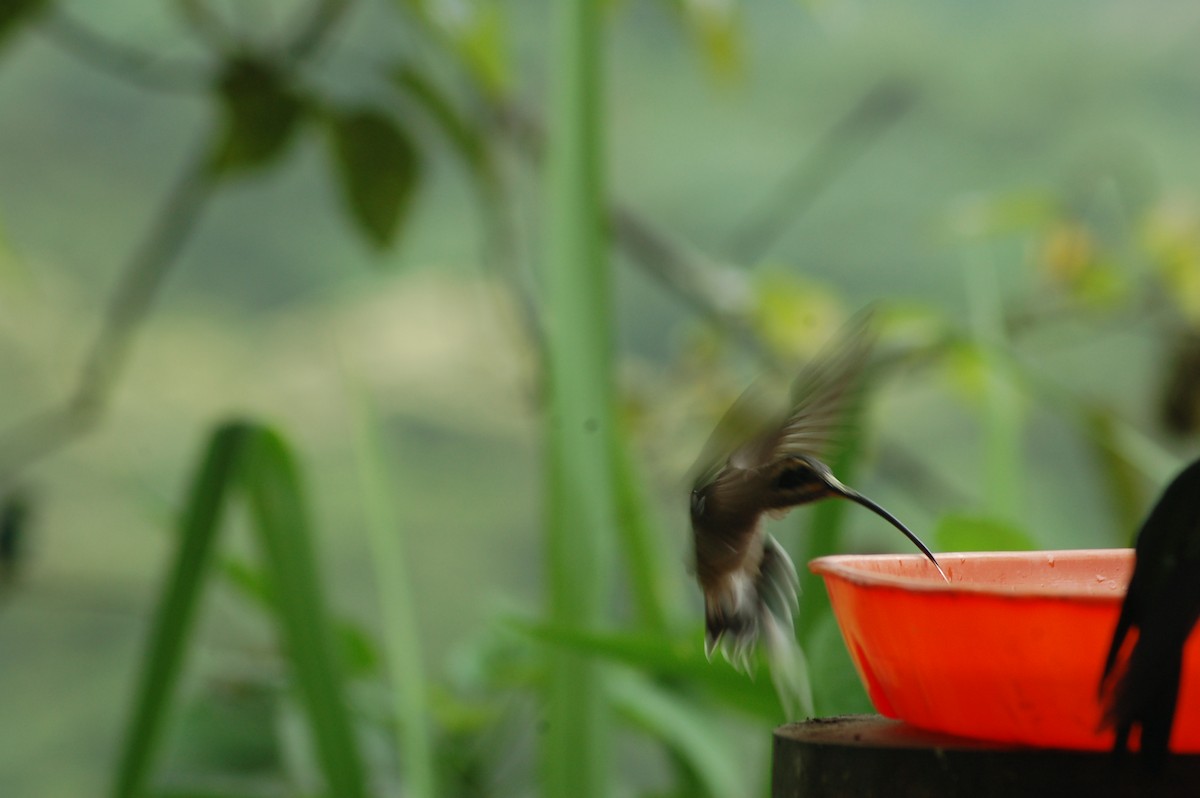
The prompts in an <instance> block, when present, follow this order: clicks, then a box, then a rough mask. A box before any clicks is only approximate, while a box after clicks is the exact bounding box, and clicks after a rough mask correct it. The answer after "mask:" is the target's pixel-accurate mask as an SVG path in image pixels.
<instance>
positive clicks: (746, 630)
mask: <svg viewBox="0 0 1200 798" xmlns="http://www.w3.org/2000/svg"><path fill="white" fill-rule="evenodd" d="M869 321H870V317H869V316H868V315H865V314H864V315H863V316H861V317H860V318H859V319H858V320H857V322H856V323H853V324H852V325H851V326H850V328H849V331H848V332H847V333H846V334H845V335H844V337H843V338H842V340H841V341H840V342H839V344H838V345H837V346H836V347H834V348H832V349H830V350H828V351H827V352H826V353H825V354H824V355H822V356H819V357H817V358H816V359H814V360H813V361H812V362H811V363H809V364H808V365H807V366H806V367H805V368H804V369H803V370H802V371H801V372H800V374H799V375H798V376H797V377H796V379H795V380H794V381H793V383H792V387H791V397H790V401H791V406H790V408H788V409H786V410H783V411H782V412H779V411H776V412H771V410H772V408H770V407H769V404H768V403H767V401H766V400H765V398H764V392H763V390H762V388H761V385H760V384H759V383H756V384H754V385H752V386H751V387H750V388H748V389H747V390H746V392H745V393H743V394H742V396H741V397H740V398H739V399H738V400H737V401H736V402H735V403H734V404H733V406H732V407H730V408H729V410H728V411H727V412H726V413H725V415H724V416H723V417H722V418H721V421H720V422H719V423H718V424H717V428H716V430H715V431H714V432H713V434H712V436H711V437H710V438H709V441H708V443H707V444H706V445H705V448H704V452H703V454H701V456H700V460H699V461H698V464H697V471H698V476H697V477H696V479H695V481H694V483H693V485H692V493H691V521H692V537H693V543H694V545H695V554H696V561H695V567H696V578H697V581H699V583H700V589H701V590H702V591H703V593H704V608H705V628H706V635H705V653H707V654H708V655H709V656H710V657H711V656H712V652H713V651H714V650H715V649H716V648H717V647H718V646H720V647H721V648H722V650H723V651H724V652H725V654H726V656H727V657H729V659H730V660H731V661H732V662H733V663H734V665H735V666H737V667H740V668H745V669H747V670H748V669H749V668H748V663H749V654H750V651H751V650H752V649H753V647H754V645H755V644H756V642H757V641H758V640H759V639H760V638H761V639H763V641H764V644H765V646H766V648H767V651H768V655H769V656H772V658H774V656H775V654H776V653H778V651H779V649H780V646H781V645H783V644H785V643H786V644H789V645H794V640H793V634H794V633H793V630H792V608H793V607H795V606H796V591H797V589H798V587H799V580H798V578H797V576H796V568H795V566H793V565H792V561H791V558H789V557H788V555H787V552H785V551H784V550H783V548H782V547H781V546H780V545H779V543H778V542H777V541H776V540H775V539H774V538H772V537H771V536H770V535H768V534H767V533H766V532H765V531H764V530H763V520H764V519H763V516H764V515H769V516H772V517H776V518H778V517H782V516H784V515H786V514H787V512H788V511H789V510H790V509H791V508H793V507H796V506H798V505H801V504H807V503H809V502H815V501H818V500H820V499H825V498H831V497H840V498H844V499H849V500H850V501H853V502H856V503H858V504H861V505H862V506H864V507H866V508H867V509H869V510H871V511H872V512H874V513H875V514H876V515H879V516H882V517H883V518H884V519H885V520H887V521H888V523H890V524H891V525H892V526H894V527H896V528H897V529H899V530H900V531H901V532H903V533H904V534H905V536H907V537H908V539H909V540H911V541H912V542H913V543H914V544H916V546H917V548H918V549H920V550H921V552H922V553H924V555H925V556H926V557H928V558H929V559H930V561H932V562H933V564H934V566H935V567H938V564H937V559H936V558H935V557H934V556H933V554H932V553H931V552H930V551H929V549H928V548H927V547H926V546H925V544H924V543H922V542H921V540H920V538H918V537H917V536H916V535H915V534H913V533H912V531H910V530H909V529H908V528H907V527H906V526H904V524H902V523H900V521H898V520H897V519H896V518H895V517H894V516H893V515H892V514H891V513H889V512H888V511H887V510H885V509H883V508H882V507H880V506H879V505H878V504H876V503H875V502H873V501H871V500H870V499H868V498H867V497H866V496H864V495H862V494H861V493H858V492H857V491H855V490H853V489H852V488H849V487H847V486H846V485H844V484H842V483H841V482H840V481H839V480H838V479H837V477H835V476H834V475H833V473H832V471H830V469H829V467H828V466H827V465H825V463H823V462H821V460H820V459H818V458H819V456H820V454H821V452H822V451H823V450H824V449H825V448H827V446H828V444H829V443H830V442H831V439H832V438H833V437H834V435H835V434H836V432H837V431H838V428H839V426H840V425H841V423H842V419H843V410H844V407H845V403H846V400H847V399H848V398H849V397H850V395H851V393H852V392H853V390H854V388H855V387H856V384H857V382H858V378H859V376H860V374H861V372H862V369H863V367H864V365H865V363H866V360H867V356H868V355H869V354H870V350H871V346H872V344H873V341H874V337H873V336H872V335H871V334H870V333H869ZM938 572H939V573H940V572H941V568H940V567H938ZM944 577H945V575H944V574H943V578H944ZM730 643H732V651H730V648H729V644H730Z"/></svg>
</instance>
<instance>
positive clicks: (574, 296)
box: [542, 0, 617, 798]
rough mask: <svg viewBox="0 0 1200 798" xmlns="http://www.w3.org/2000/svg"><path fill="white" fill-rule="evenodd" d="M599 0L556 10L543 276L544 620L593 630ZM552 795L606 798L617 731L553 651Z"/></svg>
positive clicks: (602, 373)
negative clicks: (545, 382)
mask: <svg viewBox="0 0 1200 798" xmlns="http://www.w3.org/2000/svg"><path fill="white" fill-rule="evenodd" d="M599 11H600V9H599V4H598V3H597V2H596V0H560V2H557V3H554V4H552V12H551V13H552V16H553V26H552V30H551V36H552V41H553V53H552V56H553V57H552V60H551V63H550V68H551V71H552V76H553V88H552V93H551V96H550V109H549V110H550V120H551V128H550V141H549V152H548V158H547V163H546V167H547V174H546V179H547V186H546V196H545V213H544V217H543V218H544V221H545V224H546V228H545V230H546V232H545V250H544V258H545V262H544V271H545V279H544V285H545V304H546V317H547V329H548V338H547V360H548V362H547V374H548V397H547V398H548V411H549V412H548V414H547V426H546V447H547V457H546V461H547V462H546V468H547V488H548V490H547V495H546V498H547V505H548V506H547V529H546V568H547V574H546V577H547V578H546V590H547V593H546V602H547V606H546V613H547V616H548V619H549V620H550V622H551V623H553V624H556V625H561V626H569V627H582V628H594V627H595V626H597V625H598V621H599V619H600V617H601V615H602V607H603V605H604V599H605V592H606V588H607V583H608V581H609V571H610V550H611V538H612V537H613V529H614V508H613V490H612V486H611V477H612V473H613V469H612V466H611V453H612V452H613V451H614V447H613V446H612V444H611V436H613V435H615V434H617V430H616V429H615V427H614V412H613V404H614V403H613V389H612V377H611V372H612V335H611V332H612V331H611V325H612V314H611V297H610V294H611V289H610V285H609V275H608V271H607V263H606V258H605V246H604V243H605V242H604V234H603V218H604V216H603V202H602V197H603V193H602V184H601V147H600V129H599V128H600V118H601V107H600V97H601V92H600V69H599V66H600V63H599V62H600V30H601V19H600V14H599ZM547 654H548V657H549V663H548V664H549V670H548V677H547V684H546V695H545V701H546V706H545V720H546V729H545V732H544V733H543V735H542V740H543V748H542V778H543V795H545V796H547V798H555V797H556V796H578V798H600V796H606V795H608V794H610V792H611V791H610V790H609V789H608V784H607V775H608V774H607V773H606V771H607V762H608V758H609V751H608V749H609V740H608V738H609V733H608V725H609V721H608V718H607V714H608V713H607V711H606V708H605V706H604V702H603V699H602V696H603V692H604V691H603V689H602V685H601V684H600V683H599V682H600V674H599V673H598V666H597V664H596V663H595V662H594V661H592V660H591V659H589V658H588V657H586V656H584V655H582V654H580V653H578V652H572V651H569V650H567V649H563V648H552V649H550V650H549V651H548V652H547Z"/></svg>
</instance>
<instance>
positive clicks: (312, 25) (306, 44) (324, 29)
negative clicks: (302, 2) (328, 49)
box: [287, 0, 354, 61]
mask: <svg viewBox="0 0 1200 798" xmlns="http://www.w3.org/2000/svg"><path fill="white" fill-rule="evenodd" d="M353 5H354V0H317V2H316V3H315V4H314V5H313V7H312V9H311V10H310V11H309V12H308V17H307V19H305V20H304V21H303V22H302V23H301V24H300V25H299V27H298V28H297V31H296V33H295V35H294V36H292V37H291V41H290V42H289V43H288V45H287V54H288V57H290V58H291V59H292V60H293V61H304V60H306V59H308V58H309V57H310V56H312V55H313V54H314V53H315V52H316V51H317V49H318V48H319V47H320V45H321V44H322V43H324V42H325V41H326V40H327V39H328V38H329V36H330V34H331V33H332V32H333V30H334V28H336V27H337V25H338V23H340V22H341V21H342V19H343V17H344V16H345V14H346V12H347V11H349V10H350V8H351V7H352V6H353Z"/></svg>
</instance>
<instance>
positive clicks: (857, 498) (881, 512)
mask: <svg viewBox="0 0 1200 798" xmlns="http://www.w3.org/2000/svg"><path fill="white" fill-rule="evenodd" d="M831 482H833V483H834V484H832V485H830V487H831V488H833V489H834V491H836V492H837V493H838V495H840V496H842V497H844V498H847V499H849V500H850V501H852V502H855V503H857V504H861V505H862V506H863V507H866V508H867V509H868V510H870V511H871V512H873V513H875V515H878V516H879V517H880V518H883V519H884V520H886V521H887V522H888V523H889V524H891V525H892V526H894V527H896V529H899V530H900V531H901V532H903V533H904V536H905V537H906V538H908V539H909V540H911V541H912V542H913V545H914V546H916V547H917V548H918V549H920V550H921V553H922V554H924V555H925V556H926V557H928V558H929V561H930V562H931V563H933V567H934V568H936V569H937V572H938V573H939V574H941V575H942V579H944V580H946V581H947V582H949V581H950V579H949V577H947V576H946V572H945V571H943V570H942V566H940V565H938V561H937V557H934V556H933V552H931V551H930V550H929V547H928V546H926V545H925V544H924V543H922V542H921V539H920V538H919V537H917V535H916V533H914V532H913V531H912V530H911V529H909V528H908V527H906V526H905V525H904V524H902V523H900V519H898V518H896V516H894V515H892V514H891V513H889V512H888V511H887V510H885V509H883V508H882V507H880V506H879V505H878V504H876V503H875V502H873V501H871V500H870V499H868V498H867V497H866V496H864V495H862V494H861V493H859V492H858V491H856V490H854V489H853V488H848V487H846V486H845V485H843V484H842V483H840V482H837V481H836V480H831Z"/></svg>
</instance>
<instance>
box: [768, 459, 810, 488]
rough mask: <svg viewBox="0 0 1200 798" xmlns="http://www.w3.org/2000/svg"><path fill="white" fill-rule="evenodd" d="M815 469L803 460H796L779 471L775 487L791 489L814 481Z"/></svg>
mask: <svg viewBox="0 0 1200 798" xmlns="http://www.w3.org/2000/svg"><path fill="white" fill-rule="evenodd" d="M812 478H813V470H812V467H811V466H809V464H808V463H806V462H804V461H803V460H795V461H793V462H792V463H791V464H789V465H788V466H787V467H786V468H784V469H783V470H782V471H780V472H779V476H777V477H776V478H775V487H776V488H778V489H779V490H790V489H792V488H798V487H800V486H801V485H803V484H805V483H808V482H812Z"/></svg>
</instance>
